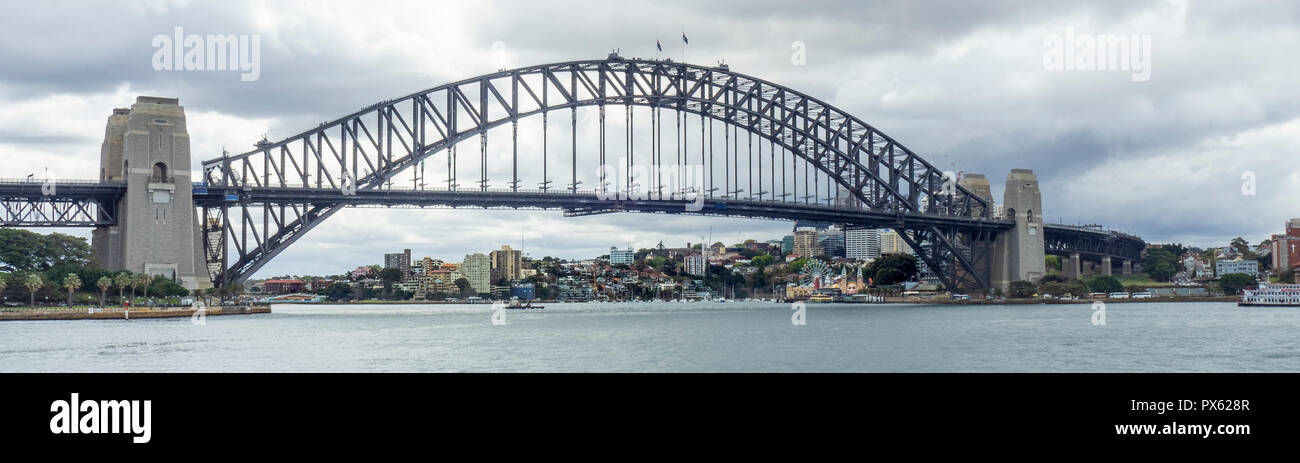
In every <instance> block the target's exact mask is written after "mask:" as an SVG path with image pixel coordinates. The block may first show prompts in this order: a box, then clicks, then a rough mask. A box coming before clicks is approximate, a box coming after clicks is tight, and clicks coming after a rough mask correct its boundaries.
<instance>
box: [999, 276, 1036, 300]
mask: <svg viewBox="0 0 1300 463" xmlns="http://www.w3.org/2000/svg"><path fill="white" fill-rule="evenodd" d="M1037 292H1038V287H1037V286H1035V285H1034V283H1033V282H1029V281H1023V280H1017V281H1013V282H1011V284H1009V285H1007V297H1012V298H1021V299H1023V298H1027V297H1034V294H1035V293H1037Z"/></svg>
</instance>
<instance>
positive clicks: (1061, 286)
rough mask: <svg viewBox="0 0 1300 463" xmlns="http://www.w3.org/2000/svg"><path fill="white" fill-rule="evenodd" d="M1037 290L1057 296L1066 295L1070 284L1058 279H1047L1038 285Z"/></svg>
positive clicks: (1068, 292)
mask: <svg viewBox="0 0 1300 463" xmlns="http://www.w3.org/2000/svg"><path fill="white" fill-rule="evenodd" d="M1038 292H1040V293H1042V294H1051V295H1053V296H1057V297H1060V296H1066V295H1069V294H1070V285H1069V284H1066V283H1065V282H1060V281H1049V282H1046V283H1043V284H1041V285H1039V286H1038Z"/></svg>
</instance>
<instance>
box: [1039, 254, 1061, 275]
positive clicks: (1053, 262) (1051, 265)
mask: <svg viewBox="0 0 1300 463" xmlns="http://www.w3.org/2000/svg"><path fill="white" fill-rule="evenodd" d="M1043 262H1044V263H1046V264H1047V269H1048V270H1056V271H1058V272H1059V271H1061V256H1054V255H1051V254H1048V255H1046V256H1043Z"/></svg>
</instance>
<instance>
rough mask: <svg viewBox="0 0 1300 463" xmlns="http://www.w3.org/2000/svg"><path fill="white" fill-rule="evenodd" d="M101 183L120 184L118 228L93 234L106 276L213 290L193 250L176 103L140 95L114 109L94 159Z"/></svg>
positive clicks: (184, 145)
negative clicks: (158, 278) (143, 277)
mask: <svg viewBox="0 0 1300 463" xmlns="http://www.w3.org/2000/svg"><path fill="white" fill-rule="evenodd" d="M100 164H101V165H100V179H101V180H119V181H125V182H126V195H125V196H124V197H123V198H122V200H121V203H119V204H118V208H117V210H118V214H117V220H118V223H117V225H116V226H113V227H104V228H101V229H96V230H95V232H94V235H93V237H92V240H93V241H92V242H93V245H94V247H95V250H94V253H95V256H96V258H97V259H98V260H99V262H100V265H101V266H103V267H104V268H105V269H106V270H128V271H131V272H136V273H145V274H150V275H162V276H165V277H167V278H170V279H172V280H174V281H176V282H177V283H180V284H181V285H182V286H184V287H185V288H186V289H190V290H196V289H205V288H209V287H211V286H212V282H211V281H210V279H209V277H208V272H207V267H206V265H204V259H203V253H202V250H201V249H200V248H199V246H198V243H200V242H201V241H200V240H199V228H198V218H197V216H196V214H195V212H194V199H193V197H192V191H191V183H190V136H189V131H188V130H187V129H186V125H185V109H184V108H183V107H181V106H180V104H179V101H178V100H177V99H175V98H156V97H147V96H142V97H139V98H137V99H136V102H135V104H133V105H131V108H130V109H115V110H113V115H112V116H109V119H108V129H107V130H106V131H105V139H104V144H103V147H102V148H101V153H100Z"/></svg>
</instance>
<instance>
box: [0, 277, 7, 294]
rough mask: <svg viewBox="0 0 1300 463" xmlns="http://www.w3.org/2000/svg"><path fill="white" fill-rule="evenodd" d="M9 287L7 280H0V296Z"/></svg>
mask: <svg viewBox="0 0 1300 463" xmlns="http://www.w3.org/2000/svg"><path fill="white" fill-rule="evenodd" d="M8 287H9V279H8V278H0V294H4V292H5V289H6V288H8Z"/></svg>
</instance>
